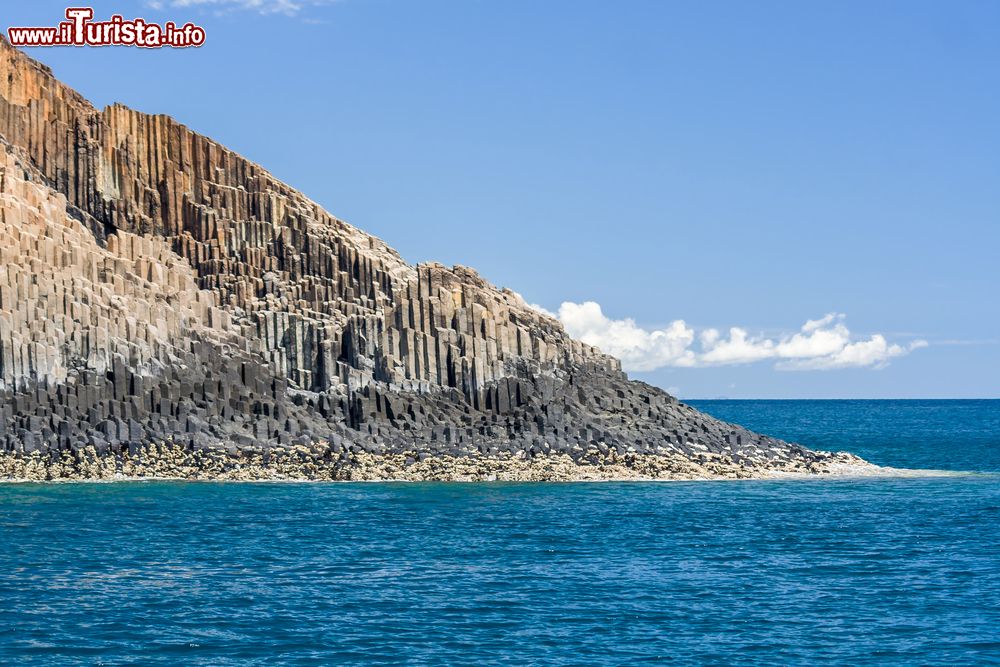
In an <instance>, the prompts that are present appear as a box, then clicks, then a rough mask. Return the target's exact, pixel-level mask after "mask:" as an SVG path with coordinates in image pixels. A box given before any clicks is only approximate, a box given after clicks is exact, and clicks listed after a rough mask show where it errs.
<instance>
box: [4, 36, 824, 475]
mask: <svg viewBox="0 0 1000 667" xmlns="http://www.w3.org/2000/svg"><path fill="white" fill-rule="evenodd" d="M0 149H2V155H0V259H2V261H0V448H2V449H3V450H4V451H6V452H7V453H8V454H9V455H13V456H27V455H31V456H33V457H35V458H36V459H37V458H38V457H39V456H41V457H42V458H43V459H44V458H45V457H46V456H47V457H49V460H52V461H56V460H59V461H63V462H64V461H66V460H71V461H72V460H77V461H80V462H82V461H84V460H90V459H88V458H87V457H91V458H92V457H94V456H97V457H98V458H101V457H110V458H114V457H117V458H118V460H119V462H120V461H121V460H122V458H123V457H125V458H128V454H129V453H131V454H132V455H133V456H134V455H136V454H137V453H138V452H140V451H142V450H143V448H145V447H148V446H150V445H154V444H155V445H156V446H161V445H162V446H169V447H170V448H181V450H183V451H188V452H196V451H203V450H214V451H223V452H226V454H227V456H228V457H229V459H228V460H237V459H239V458H240V457H247V456H250V457H263V458H262V459H261V460H265V461H266V460H268V458H267V453H268V452H269V451H272V450H275V448H284V449H285V450H287V449H288V448H289V447H292V446H309V447H316V446H317V443H321V445H320V446H321V448H322V449H323V451H325V452H326V453H325V454H323V456H322V457H320V460H329V461H334V460H341V459H343V458H344V457H354V458H355V459H356V458H357V457H358V456H359V455H361V454H362V453H364V454H366V455H375V456H401V455H404V453H406V452H419V454H418V455H417V456H418V457H422V456H428V455H437V456H448V457H463V456H468V455H478V456H485V457H500V458H501V459H503V457H513V456H516V457H518V458H519V460H520V458H521V457H529V458H532V457H536V456H542V455H547V456H560V457H567V460H571V461H577V462H581V461H586V460H587V459H588V457H591V458H593V457H595V456H596V457H608V456H612V457H615V456H621V455H625V454H629V453H632V454H641V455H644V456H646V455H663V456H669V457H674V458H672V459H671V460H676V457H680V458H681V459H689V460H692V461H693V460H697V459H699V457H700V458H701V459H704V458H705V457H706V456H710V457H714V458H719V457H721V458H723V459H725V460H726V461H728V464H731V465H734V466H737V467H739V466H745V467H748V468H755V469H765V468H767V467H781V466H784V465H788V464H790V463H794V464H796V465H798V464H802V465H812V464H815V463H817V462H822V461H824V460H826V459H827V457H826V455H824V454H821V453H816V452H811V451H809V450H806V449H803V448H801V447H799V446H797V445H790V444H788V443H785V442H782V441H779V440H775V439H772V438H768V437H765V436H761V435H758V434H755V433H752V432H750V431H747V430H746V429H743V428H740V427H738V426H734V425H730V424H725V423H722V422H720V421H718V420H715V419H713V418H711V417H708V416H707V415H704V414H702V413H699V412H698V411H696V410H694V409H693V408H691V407H689V406H686V405H684V404H682V403H679V402H678V401H677V400H676V399H674V398H673V397H671V396H669V395H667V394H666V393H664V392H663V391H661V390H659V389H657V388H655V387H651V386H649V385H646V384H643V383H639V382H632V381H629V380H628V378H627V377H626V376H625V375H624V374H623V373H622V372H621V368H620V364H619V363H618V361H617V360H615V359H613V358H611V357H609V356H607V355H604V354H602V353H601V352H600V351H598V350H597V349H595V348H592V347H590V346H587V345H585V344H583V343H581V342H579V341H575V340H573V339H571V338H570V337H569V336H567V335H566V333H565V331H564V330H563V328H562V326H561V325H560V324H559V323H558V322H557V321H556V320H554V319H552V318H550V317H547V316H545V315H543V314H540V313H538V312H536V311H534V310H533V309H531V308H529V307H528V306H527V305H526V304H525V303H524V301H523V300H522V299H521V298H520V297H519V296H517V295H516V294H515V293H513V292H511V291H509V290H501V289H497V288H495V287H494V286H492V285H490V284H489V283H487V282H486V281H484V280H483V279H482V278H481V277H479V276H478V275H477V274H476V273H475V271H473V270H472V269H468V268H465V267H461V266H456V267H453V268H447V267H444V266H442V265H440V264H435V263H429V264H421V265H418V266H411V265H408V264H407V263H406V262H404V261H403V260H402V259H401V258H400V256H399V255H398V254H397V253H396V252H395V251H394V250H392V249H391V248H390V247H388V246H387V245H386V244H385V243H384V242H382V241H381V240H379V239H377V238H375V237H373V236H371V235H368V234H366V233H364V232H362V231H360V230H358V229H356V228H354V227H352V226H350V225H348V224H347V223H345V222H343V221H341V220H339V219H337V218H335V217H333V216H332V215H330V214H329V213H327V212H326V211H324V210H322V209H321V208H320V207H319V206H317V205H316V204H315V203H313V202H311V201H310V200H308V199H307V198H306V197H304V196H303V195H301V194H300V193H298V192H297V191H295V190H293V189H292V188H290V187H289V186H287V185H285V184H283V183H281V182H279V181H277V180H276V179H274V178H273V177H272V176H271V175H270V174H268V173H267V172H266V171H264V170H263V169H262V168H261V167H259V166H258V165H256V164H253V163H251V162H250V161H248V160H246V159H244V158H242V157H241V156H239V155H237V154H235V153H233V152H231V151H229V150H227V149H226V148H224V147H222V146H220V145H218V144H217V143H215V142H213V141H212V140H211V139H208V138H207V137H204V136H202V135H199V134H197V133H195V132H192V131H191V130H189V129H187V128H186V127H184V126H183V125H181V124H179V123H177V122H176V121H174V120H172V119H170V118H168V117H166V116H150V115H146V114H143V113H139V112H136V111H133V110H131V109H128V108H125V107H123V106H120V105H116V106H111V107H108V108H106V109H104V110H103V111H99V110H97V109H94V108H93V107H92V106H91V105H90V104H89V103H88V102H87V101H86V100H84V99H83V98H82V97H81V96H80V95H79V94H77V93H76V92H74V91H73V90H71V89H69V88H68V87H66V86H65V85H63V84H61V83H60V82H59V81H57V80H56V79H55V78H54V77H53V76H52V73H51V72H50V71H49V70H48V68H46V67H45V66H43V65H41V64H39V63H37V62H35V61H33V60H31V59H29V58H27V57H26V56H25V55H23V54H22V53H20V52H19V51H17V50H16V49H13V48H12V47H10V45H9V44H7V43H6V42H5V41H2V40H0ZM166 443H169V445H167V444H166ZM171 451H173V450H171ZM67 457H68V458H67ZM323 457H326V458H325V459H324V458H323ZM404 459H405V456H404ZM254 460H257V459H254ZM602 460H603V459H602ZM728 464H727V465H728ZM59 465H63V463H60V464H59ZM81 465H83V464H82V463H81ZM102 469H105V470H106V469H107V468H102Z"/></svg>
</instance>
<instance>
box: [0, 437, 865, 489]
mask: <svg viewBox="0 0 1000 667" xmlns="http://www.w3.org/2000/svg"><path fill="white" fill-rule="evenodd" d="M815 454H816V458H815V459H814V460H812V461H783V462H780V463H779V462H766V463H765V462H751V461H748V460H741V461H737V460H735V459H733V458H731V457H727V456H725V455H719V454H715V453H711V452H708V453H705V454H701V455H699V456H696V457H689V456H685V455H679V454H639V453H626V454H623V455H618V454H616V453H615V452H614V450H612V451H611V452H610V453H609V454H602V453H601V452H599V451H597V450H594V451H592V452H590V453H588V454H587V455H586V456H584V457H582V458H580V459H576V460H574V459H573V458H571V457H570V456H567V455H565V454H555V455H540V456H532V455H529V454H527V453H524V452H518V453H514V454H497V455H480V456H447V455H434V456H428V455H427V454H426V453H421V452H417V451H413V452H406V453H399V454H373V453H369V452H347V451H342V452H339V453H335V452H334V451H333V450H331V449H330V448H329V447H328V446H325V445H323V444H317V445H314V446H312V447H306V446H298V447H290V448H283V449H278V450H271V451H238V452H235V453H234V452H230V451H226V450H222V449H194V450H192V449H189V448H185V447H182V446H179V445H174V444H171V443H165V444H160V445H148V446H145V447H142V448H137V449H133V450H131V451H129V450H124V451H122V452H120V453H117V454H111V455H104V456H101V455H99V454H98V453H97V452H96V450H94V449H93V448H89V447H88V448H85V449H81V450H77V451H75V452H71V451H63V452H60V453H58V454H51V455H48V454H42V453H38V452H35V453H31V454H23V453H20V454H18V453H10V452H8V453H0V481H8V482H15V481H20V482H25V481H31V482H46V481H114V480H138V479H178V480H214V481H359V482H360V481H370V482H375V481H412V482H420V481H442V482H444V481H452V482H483V481H520V482H529V481H530V482H541V481H563V482H569V481H616V480H617V481H629V480H631V481H643V480H713V479H767V478H774V477H787V476H790V475H795V476H834V475H840V476H844V475H858V476H860V475H866V476H870V475H875V474H879V471H881V470H883V469H882V468H879V466H875V465H873V464H870V463H868V462H866V461H864V460H863V459H861V458H858V457H857V456H854V455H853V454H849V453H846V452H837V453H830V452H815Z"/></svg>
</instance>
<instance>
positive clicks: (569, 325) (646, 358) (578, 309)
mask: <svg viewBox="0 0 1000 667" xmlns="http://www.w3.org/2000/svg"><path fill="white" fill-rule="evenodd" d="M559 321H560V322H562V323H563V326H564V327H566V331H568V332H569V334H570V335H571V336H573V337H574V338H579V339H580V340H582V341H583V342H584V343H587V344H588V345H593V346H595V347H598V348H600V349H601V350H603V351H604V352H607V353H608V354H610V355H612V356H615V357H618V358H619V359H621V361H622V366H623V367H625V368H627V369H628V370H634V371H651V370H655V369H657V368H662V367H664V366H694V365H695V363H696V358H695V354H694V352H692V351H691V350H690V349H688V348H690V347H691V343H692V342H694V330H693V329H690V328H689V327H688V326H687V325H686V324H685V323H684V320H676V321H674V322H672V323H671V324H670V325H669V326H667V327H666V328H664V329H656V330H653V331H648V330H646V329H643V328H641V327H639V326H638V325H636V323H635V321H634V320H631V319H625V320H612V319H609V318H608V317H607V316H605V315H604V313H603V312H602V311H601V306H600V304H598V303H596V302H594V301H587V302H586V303H581V304H576V303H571V302H569V301H567V302H565V303H563V304H562V305H561V306H560V307H559Z"/></svg>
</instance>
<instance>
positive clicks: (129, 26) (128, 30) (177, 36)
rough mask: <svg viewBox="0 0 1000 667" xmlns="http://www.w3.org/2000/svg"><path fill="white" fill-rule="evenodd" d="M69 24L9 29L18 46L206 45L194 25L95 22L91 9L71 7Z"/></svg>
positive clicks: (202, 33)
mask: <svg viewBox="0 0 1000 667" xmlns="http://www.w3.org/2000/svg"><path fill="white" fill-rule="evenodd" d="M66 18H67V20H66V21H61V22H60V23H59V25H57V26H54V27H48V28H14V27H11V28H7V37H8V38H9V39H10V43H11V44H13V45H14V46H141V47H143V48H147V49H156V48H160V47H163V46H170V47H175V48H184V47H187V46H201V45H202V44H204V43H205V29H204V28H202V27H200V26H196V25H195V24H193V23H185V24H184V25H183V26H180V27H178V26H177V25H176V24H175V23H174V22H173V21H167V22H166V23H164V24H163V25H162V26H161V25H159V24H157V23H147V22H146V21H145V20H144V19H140V18H136V19H132V20H131V21H126V20H125V19H124V18H123V17H122V16H120V15H118V14H115V15H113V16H112V17H111V19H110V20H107V21H92V20H91V19H93V18H94V10H93V9H92V8H90V7H69V8H67V9H66Z"/></svg>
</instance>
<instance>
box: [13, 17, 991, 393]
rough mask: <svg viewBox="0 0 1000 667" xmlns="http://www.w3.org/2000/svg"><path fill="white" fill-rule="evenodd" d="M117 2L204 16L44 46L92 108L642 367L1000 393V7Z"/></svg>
mask: <svg viewBox="0 0 1000 667" xmlns="http://www.w3.org/2000/svg"><path fill="white" fill-rule="evenodd" d="M91 4H92V5H93V6H94V8H95V15H96V18H98V19H104V18H107V17H108V16H110V14H112V13H121V14H124V15H125V16H126V18H132V17H134V16H142V17H144V18H146V19H149V20H151V21H156V22H161V23H162V22H164V21H167V20H173V21H176V22H178V23H183V22H185V21H188V20H191V21H194V22H196V23H198V24H200V25H202V26H204V27H205V28H206V31H207V41H206V44H205V46H203V47H201V48H200V49H189V50H167V49H164V50H141V49H135V48H127V47H111V48H77V49H73V48H51V49H35V50H33V51H32V55H34V56H35V57H37V58H39V59H40V60H42V61H43V62H45V63H47V64H49V65H50V66H52V67H53V69H54V70H55V72H56V75H57V76H59V77H60V78H61V79H63V80H64V81H66V82H67V83H69V84H70V85H72V86H74V87H75V88H77V89H78V90H79V91H81V92H82V93H83V94H84V95H85V96H87V97H88V98H89V99H90V100H91V101H93V102H94V103H95V104H96V105H98V106H103V105H105V104H108V103H111V102H114V101H119V102H123V103H125V104H127V105H129V106H131V107H134V108H137V109H140V110H142V111H147V112H151V113H167V114H170V115H172V116H174V117H175V118H177V119H178V120H180V121H181V122H183V123H185V124H187V125H189V126H190V127H192V128H194V129H195V130H197V131H200V132H202V133H204V134H207V135H209V136H211V137H212V138H214V139H216V140H218V141H220V142H221V143H223V144H225V145H227V146H229V147H231V148H233V149H235V150H237V151H239V152H240V153H242V154H244V155H246V156H247V157H249V158H250V159H252V160H254V161H256V162H259V163H260V164H262V165H264V166H265V167H266V168H268V169H269V170H270V171H272V172H273V173H274V174H275V175H276V176H278V177H279V178H281V179H282V180H285V181H287V182H288V183H290V184H291V185H293V186H295V187H297V188H298V189H300V190H302V191H303V192H304V193H306V194H307V195H308V196H310V197H312V198H313V199H315V200H316V201H318V202H319V203H321V204H322V205H324V206H325V207H326V208H327V209H329V210H330V211H331V212H332V213H334V214H336V215H338V216H339V217H341V218H344V219H346V220H348V221H349V222H352V223H353V224H355V225H357V226H359V227H361V228H363V229H365V230H367V231H370V232H372V233H374V234H376V235H378V236H380V237H382V238H384V239H385V240H386V241H387V242H389V243H390V244H391V245H392V246H394V247H395V248H397V249H398V250H399V251H400V252H401V253H402V254H403V256H404V257H405V258H407V259H408V260H410V261H413V262H417V261H425V260H438V261H441V262H444V263H447V264H454V263H461V264H466V265H469V266H473V267H475V268H477V269H478V270H479V271H480V272H481V273H482V274H483V275H484V276H485V277H486V278H488V279H489V280H491V281H493V282H495V283H497V284H499V285H503V286H508V287H510V288H512V289H514V290H516V291H517V292H519V293H521V294H522V295H524V297H525V298H526V299H527V300H528V301H529V302H531V303H534V304H538V305H539V306H541V307H543V308H545V309H547V310H549V311H552V312H553V313H556V314H557V315H560V316H561V317H562V318H563V319H564V321H565V322H566V323H567V327H568V328H569V329H570V330H571V331H573V332H574V333H576V334H577V335H580V336H583V337H585V338H587V339H588V340H590V341H592V342H596V343H598V344H600V345H602V346H603V347H605V348H606V349H609V351H612V352H615V353H618V354H621V355H622V356H623V357H626V359H627V363H628V365H629V366H630V367H631V368H633V369H638V370H635V371H634V372H632V373H631V375H632V376H633V377H638V378H642V379H645V380H647V381H650V382H652V383H654V384H658V385H660V386H663V387H666V388H670V389H672V390H674V391H676V392H677V393H679V394H680V395H681V396H682V397H687V398H705V397H707V398H711V397H717V396H730V397H750V398H754V397H760V398H770V397H792V398H798V397H803V398H808V397H816V398H838V397H890V398H891V397H900V398H908V397H1000V308H998V298H997V293H998V290H1000V268H998V266H1000V263H998V261H997V255H998V252H1000V231H998V229H1000V187H998V184H1000V66H998V64H1000V40H998V39H997V38H996V35H997V32H996V31H997V26H998V25H1000V4H998V3H995V2H976V1H973V0H969V1H967V2H962V3H941V2H933V3H932V2H915V1H905V2H904V1H902V0H900V1H895V2H894V1H883V2H860V1H859V2H809V3H803V2H773V1H767V0H764V1H761V2H754V3H743V2H725V3H723V2H686V3H680V2H662V1H650V2H644V1H640V0H634V1H633V0H628V1H625V2H619V3H609V2H606V1H605V2H587V1H580V0H576V1H566V2H559V1H556V0H545V1H541V2H540V1H538V0H533V1H520V0H478V1H476V0H451V1H447V2H444V1H441V2H438V1H434V0H421V1H419V2H417V1H403V0H397V1H388V0H341V1H339V2H332V3H331V2H309V1H308V0H294V1H289V0H285V1H283V2H275V1H272V0H256V1H227V0H217V1H214V2H207V1H204V0H176V1H175V0H160V2H156V3H153V2H127V1H125V0H122V1H119V2H113V3H109V2H95V3H91ZM65 6H66V5H65V3H52V2H34V3H30V6H28V4H27V3H20V4H19V6H18V7H16V8H15V7H13V6H6V7H5V8H4V17H3V20H4V21H5V25H4V27H5V28H6V27H7V26H8V25H54V24H55V23H56V22H58V20H59V19H60V18H61V16H62V13H63V10H64V9H65ZM588 302H593V303H592V304H588ZM563 303H567V304H568V305H567V306H563V307H561V306H562V304H563ZM597 304H599V306H598V305H597ZM831 314H838V315H835V316H832V317H827V316H828V315H831ZM679 320H680V321H682V323H680V324H679V323H678V321H679ZM810 321H811V322H812V324H811V325H807V324H806V323H807V322H810ZM804 326H805V329H803V327H804ZM733 327H736V328H737V331H735V332H734V331H731V329H732V328H733Z"/></svg>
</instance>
